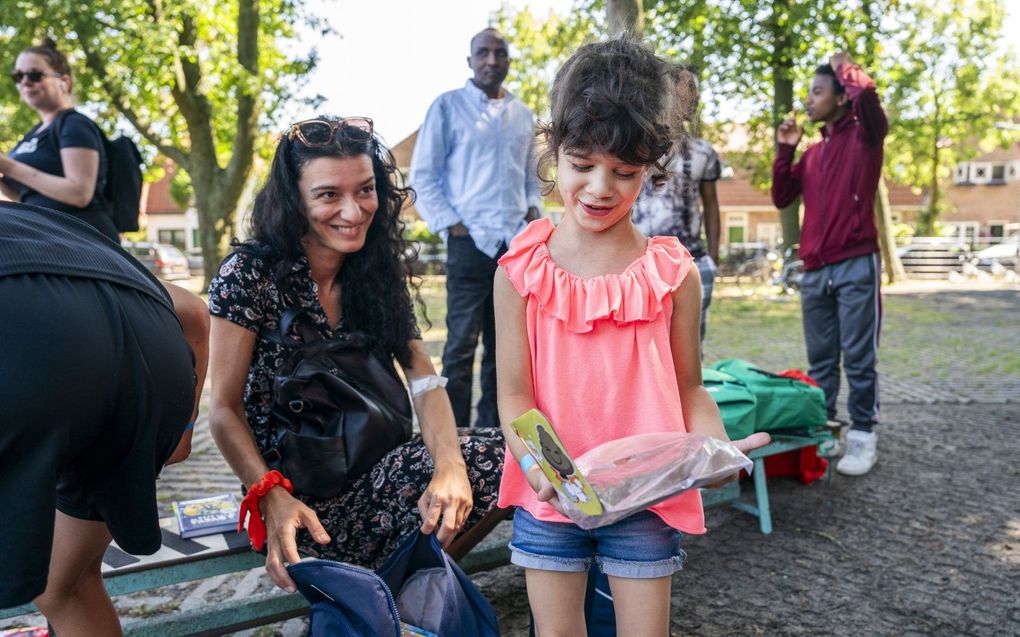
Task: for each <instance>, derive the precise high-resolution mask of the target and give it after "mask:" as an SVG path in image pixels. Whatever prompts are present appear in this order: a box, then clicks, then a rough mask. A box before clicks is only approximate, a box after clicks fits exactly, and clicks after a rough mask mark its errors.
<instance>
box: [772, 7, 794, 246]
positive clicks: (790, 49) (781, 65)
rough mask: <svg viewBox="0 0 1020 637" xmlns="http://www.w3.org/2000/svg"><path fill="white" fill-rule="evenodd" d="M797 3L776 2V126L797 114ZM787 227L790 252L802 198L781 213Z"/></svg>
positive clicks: (773, 77)
mask: <svg viewBox="0 0 1020 637" xmlns="http://www.w3.org/2000/svg"><path fill="white" fill-rule="evenodd" d="M792 6H793V0H773V3H772V16H771V18H770V20H769V30H770V31H771V32H772V43H773V49H772V126H773V128H774V127H776V126H778V125H779V123H780V122H781V121H783V119H784V118H785V117H786V114H787V113H789V112H790V111H791V110H793V55H794V54H795V49H794V42H793V34H792V33H791V32H790V13H791V10H792ZM779 222H780V223H781V224H782V227H783V246H784V247H786V248H790V247H792V246H794V245H795V244H797V243H799V242H800V197H797V198H796V199H794V200H793V202H792V203H790V205H788V206H786V207H785V208H781V209H780V210H779Z"/></svg>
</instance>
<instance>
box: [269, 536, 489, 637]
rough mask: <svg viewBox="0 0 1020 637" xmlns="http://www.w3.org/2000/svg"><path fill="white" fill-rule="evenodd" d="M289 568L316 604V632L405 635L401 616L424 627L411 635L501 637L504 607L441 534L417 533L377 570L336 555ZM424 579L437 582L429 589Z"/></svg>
mask: <svg viewBox="0 0 1020 637" xmlns="http://www.w3.org/2000/svg"><path fill="white" fill-rule="evenodd" d="M287 570H288V572H290V576H291V577H292V578H293V579H294V581H295V582H296V583H297V585H298V590H299V591H301V594H302V595H304V597H305V599H307V600H308V603H309V604H310V605H311V607H312V609H311V620H310V622H309V627H308V637H400V635H401V629H402V626H401V620H404V621H405V622H406V623H407V624H410V625H412V626H414V627H416V628H418V630H419V631H420V632H418V633H415V632H410V631H409V632H408V633H404V634H412V635H414V634H418V635H426V636H427V635H433V634H438V635H442V637H458V636H460V635H463V636H464V637H499V624H498V622H497V620H496V611H495V610H494V609H493V608H492V605H491V604H489V601H488V600H487V599H485V597H483V596H482V594H481V592H480V591H479V590H478V588H476V587H475V585H474V583H473V582H472V581H471V580H470V579H469V578H468V576H467V575H465V574H464V571H462V570H461V569H460V567H459V566H457V564H456V563H455V562H454V561H453V560H451V559H450V556H448V555H447V554H446V553H445V552H444V551H443V549H442V547H441V546H440V545H439V542H438V541H436V538H435V536H434V535H424V534H422V533H421V532H420V531H415V532H414V533H412V534H410V535H409V536H407V538H406V539H405V540H404V541H403V542H402V543H401V545H400V547H399V548H397V550H396V551H394V553H393V555H391V556H390V558H389V559H388V560H387V561H386V563H385V564H383V565H382V566H381V567H379V569H378V570H377V571H375V572H372V571H370V570H368V569H364V568H360V567H357V566H352V565H350V564H342V563H340V562H333V561H330V560H304V561H302V562H299V563H297V564H292V565H290V566H288V567H287ZM420 582H429V587H428V588H427V589H424V590H425V593H424V594H422V590H423V589H421V588H420V587H418V586H417V584H418V583H420ZM432 584H439V585H440V586H439V587H438V588H436V587H435V586H433V585H432ZM411 589H414V590H411ZM425 601H427V602H428V603H426V604H424V605H423V602H425ZM398 606H400V607H401V608H405V609H414V610H416V611H418V614H419V616H417V617H411V616H406V617H405V616H401V613H400V611H398ZM405 612H409V611H405ZM422 621H424V623H426V624H428V625H425V626H422V625H419V624H417V623H415V622H422Z"/></svg>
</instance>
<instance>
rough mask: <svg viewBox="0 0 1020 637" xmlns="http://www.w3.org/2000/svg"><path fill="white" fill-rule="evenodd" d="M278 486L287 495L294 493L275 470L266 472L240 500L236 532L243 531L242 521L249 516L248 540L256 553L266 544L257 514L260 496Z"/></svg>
mask: <svg viewBox="0 0 1020 637" xmlns="http://www.w3.org/2000/svg"><path fill="white" fill-rule="evenodd" d="M276 486H280V487H283V488H284V489H286V490H287V493H294V486H293V485H292V484H291V483H290V480H288V479H287V478H284V477H283V474H281V473H280V472H279V471H277V470H275V469H274V470H272V471H267V472H266V474H265V475H264V476H262V477H261V478H259V481H258V482H256V483H255V484H253V485H251V488H249V489H248V494H247V495H245V496H244V499H243V500H241V517H240V518H239V519H238V521H237V532H238V533H240V532H241V531H243V530H244V521H245V518H247V517H248V514H249V513H250V514H251V518H250V519H249V520H248V539H250V540H251V545H252V546H253V547H254V548H255V550H256V551H261V550H262V546H263V545H264V544H265V543H266V523H265V521H263V519H262V513H261V512H259V500H260V499H262V496H264V495H265V494H267V493H269V490H270V489H272V488H273V487H276Z"/></svg>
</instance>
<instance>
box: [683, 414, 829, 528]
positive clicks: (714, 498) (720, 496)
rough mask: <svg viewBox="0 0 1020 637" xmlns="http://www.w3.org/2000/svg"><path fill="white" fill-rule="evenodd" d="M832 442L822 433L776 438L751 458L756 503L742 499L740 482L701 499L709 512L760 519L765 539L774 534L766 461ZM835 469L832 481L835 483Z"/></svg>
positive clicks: (704, 493) (704, 492) (709, 491)
mask: <svg viewBox="0 0 1020 637" xmlns="http://www.w3.org/2000/svg"><path fill="white" fill-rule="evenodd" d="M831 441H832V433H830V432H829V431H828V430H827V429H820V430H818V431H815V432H813V433H811V434H808V435H799V436H794V435H785V434H773V435H772V442H770V443H769V444H767V445H765V446H764V447H760V448H758V449H755V450H754V451H752V452H751V453H749V454H748V455H747V457H748V458H750V459H751V460H753V461H754V471H752V472H751V478H752V479H753V481H754V499H755V501H754V503H753V504H752V503H750V502H745V501H743V500H741V499H740V482H739V481H735V482H731V483H729V484H727V485H725V486H723V487H720V488H718V489H702V490H701V498H702V502H703V503H704V506H705V508H706V509H707V508H711V507H717V506H724V505H730V506H732V507H734V508H736V509H739V510H741V511H745V512H747V513H750V514H751V515H754V516H757V517H758V525H759V528H761V532H762V533H763V534H765V535H768V534H769V533H772V512H771V509H770V508H769V486H768V481H767V478H768V476H767V475H766V474H765V458H767V457H769V456H774V455H777V454H780V453H786V452H787V451H793V450H796V449H803V448H805V447H812V446H817V445H820V444H822V443H825V442H831ZM831 476H832V474H831V469H830V473H829V477H830V479H831Z"/></svg>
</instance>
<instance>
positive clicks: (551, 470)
mask: <svg viewBox="0 0 1020 637" xmlns="http://www.w3.org/2000/svg"><path fill="white" fill-rule="evenodd" d="M510 426H511V427H512V428H513V430H514V431H515V432H516V433H517V435H518V436H519V437H520V438H521V440H522V441H523V442H524V444H525V446H527V448H528V452H529V453H530V454H531V455H532V456H533V457H534V458H535V460H536V461H538V464H539V466H540V467H541V468H542V472H543V473H544V474H545V476H546V478H548V479H549V482H551V483H552V485H553V487H554V488H555V489H556V492H557V495H558V499H559V502H560V505H561V506H562V507H563V510H564V512H565V513H566V514H567V517H569V518H570V519H571V520H573V522H574V523H575V524H577V525H578V526H580V527H581V528H583V529H594V528H598V527H600V526H606V525H608V524H612V523H614V522H617V521H619V520H622V519H623V518H625V517H627V516H629V515H631V514H633V513H637V512H638V511H642V510H644V509H647V508H648V507H650V506H653V505H655V504H658V503H659V502H662V501H663V500H666V499H668V498H671V497H673V496H675V495H677V494H679V493H682V492H683V491H687V490H688V489H695V488H698V487H702V486H705V485H707V484H712V483H714V482H717V481H718V480H721V479H722V478H725V477H727V476H730V475H733V474H735V473H737V472H738V471H747V472H749V473H750V471H751V469H752V467H753V466H754V463H752V462H751V460H749V459H748V458H747V456H745V455H744V454H742V453H741V452H740V451H739V450H738V449H737V448H736V447H734V446H733V445H732V444H731V443H729V442H725V441H723V440H718V439H716V438H712V437H709V436H703V435H700V434H690V433H686V432H661V433H647V434H638V435H635V436H627V437H625V438H620V439H617V440H611V441H609V442H606V443H603V444H601V445H599V446H598V447H595V448H594V449H591V450H590V451H588V452H587V453H584V454H582V455H581V456H579V457H578V458H577V459H576V460H575V459H574V458H572V457H571V456H570V453H569V452H568V451H567V449H566V448H565V447H564V445H563V442H562V441H561V440H560V438H559V436H558V435H557V434H556V431H555V430H554V429H553V426H552V424H551V423H550V422H549V421H548V420H547V419H546V417H545V416H544V415H542V412H540V411H538V410H537V409H532V410H531V411H528V412H527V413H525V414H523V415H521V416H519V417H518V418H516V419H514V420H513V421H512V422H511V423H510Z"/></svg>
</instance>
